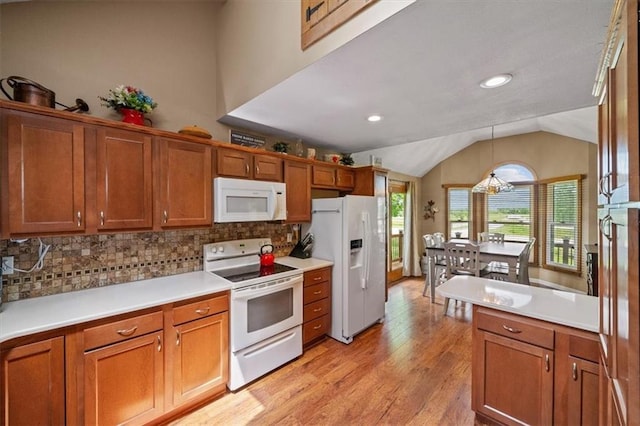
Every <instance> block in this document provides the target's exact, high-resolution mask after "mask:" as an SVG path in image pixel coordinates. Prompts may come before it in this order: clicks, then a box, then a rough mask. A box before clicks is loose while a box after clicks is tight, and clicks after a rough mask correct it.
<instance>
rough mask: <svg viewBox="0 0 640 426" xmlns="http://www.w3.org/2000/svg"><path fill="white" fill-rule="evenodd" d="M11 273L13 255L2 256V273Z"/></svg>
mask: <svg viewBox="0 0 640 426" xmlns="http://www.w3.org/2000/svg"><path fill="white" fill-rule="evenodd" d="M11 274H13V256H5V257H3V258H2V275H11Z"/></svg>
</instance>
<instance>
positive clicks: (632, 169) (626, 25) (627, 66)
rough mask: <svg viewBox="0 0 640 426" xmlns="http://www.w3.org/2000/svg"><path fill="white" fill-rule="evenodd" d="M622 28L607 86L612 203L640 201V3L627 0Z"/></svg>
mask: <svg viewBox="0 0 640 426" xmlns="http://www.w3.org/2000/svg"><path fill="white" fill-rule="evenodd" d="M618 28H619V29H620V36H619V38H618V41H617V47H616V48H615V49H614V52H616V56H615V57H614V58H613V61H612V64H611V68H610V71H609V80H608V85H607V90H608V98H609V99H608V101H609V111H608V112H609V129H610V133H609V134H610V144H609V149H610V152H609V155H610V156H611V157H610V164H611V181H610V186H611V200H610V202H611V203H612V204H617V203H625V202H628V201H639V200H640V181H639V179H640V146H639V145H640V144H639V143H638V134H639V130H638V120H639V117H638V4H637V2H633V1H627V2H626V3H625V4H624V5H623V6H622V15H621V20H620V24H619V26H618ZM601 148H602V147H601Z"/></svg>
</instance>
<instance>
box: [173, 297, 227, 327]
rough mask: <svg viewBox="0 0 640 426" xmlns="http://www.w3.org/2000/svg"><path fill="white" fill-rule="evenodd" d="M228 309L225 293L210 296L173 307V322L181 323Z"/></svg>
mask: <svg viewBox="0 0 640 426" xmlns="http://www.w3.org/2000/svg"><path fill="white" fill-rule="evenodd" d="M228 310H229V300H228V298H227V296H226V295H224V296H217V297H211V298H209V299H204V300H200V301H198V302H193V303H189V304H186V305H182V306H176V307H175V308H173V324H174V325H176V324H183V323H185V322H188V321H193V320H195V319H198V318H204V317H208V316H209V315H213V314H217V313H218V312H223V311H228Z"/></svg>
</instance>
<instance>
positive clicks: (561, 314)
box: [437, 276, 599, 424]
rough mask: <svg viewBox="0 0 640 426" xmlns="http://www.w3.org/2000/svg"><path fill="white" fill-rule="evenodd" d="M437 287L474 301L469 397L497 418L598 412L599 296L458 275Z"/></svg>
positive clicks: (550, 418)
mask: <svg viewBox="0 0 640 426" xmlns="http://www.w3.org/2000/svg"><path fill="white" fill-rule="evenodd" d="M437 292H438V293H439V294H440V295H442V296H444V297H449V298H451V299H454V300H460V301H463V302H468V303H471V304H473V351H472V397H471V398H472V399H471V406H472V409H473V410H474V411H475V412H476V414H477V415H478V416H479V417H481V418H488V419H490V420H493V421H498V422H500V423H506V424H508V423H510V422H512V421H513V419H516V421H518V422H523V423H526V424H584V423H585V421H586V420H587V419H590V420H593V419H597V418H598V378H599V367H598V357H599V349H598V336H597V334H596V333H597V332H598V326H599V321H598V299H597V298H595V297H591V296H586V295H583V294H576V293H568V292H564V291H557V290H550V289H545V288H537V287H531V286H525V285H520V284H512V283H508V282H502V281H496V280H490V279H485V278H478V277H470V276H469V277H468V276H456V277H453V278H451V279H450V280H449V281H447V282H445V283H443V284H441V285H440V286H439V287H438V289H437Z"/></svg>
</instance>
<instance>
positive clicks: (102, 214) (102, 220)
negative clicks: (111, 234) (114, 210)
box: [100, 211, 104, 226]
mask: <svg viewBox="0 0 640 426" xmlns="http://www.w3.org/2000/svg"><path fill="white" fill-rule="evenodd" d="M100 226H104V212H103V211H100Z"/></svg>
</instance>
